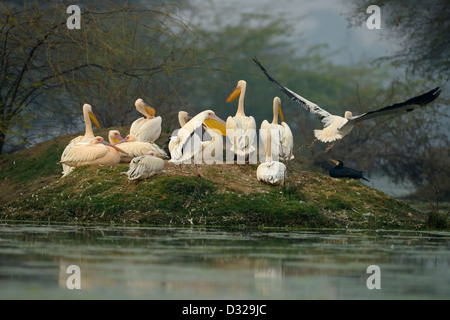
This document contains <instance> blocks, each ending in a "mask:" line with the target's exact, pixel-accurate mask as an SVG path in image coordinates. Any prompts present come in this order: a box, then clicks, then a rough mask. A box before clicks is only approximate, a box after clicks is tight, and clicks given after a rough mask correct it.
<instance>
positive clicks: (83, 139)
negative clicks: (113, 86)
mask: <svg viewBox="0 0 450 320" xmlns="http://www.w3.org/2000/svg"><path fill="white" fill-rule="evenodd" d="M83 118H84V125H85V133H84V136H78V137H76V138H73V139H72V140H71V141H70V142H69V144H68V145H67V146H66V148H65V149H64V151H63V153H62V155H61V160H62V159H63V158H64V157H65V156H66V155H67V154H68V153H69V151H70V150H71V149H72V148H73V147H74V146H75V145H77V144H79V143H81V144H86V143H89V142H90V141H91V140H92V138H94V131H93V130H92V123H94V125H95V126H96V127H97V129H100V125H99V123H98V121H97V118H96V117H95V115H94V113H93V112H92V106H91V105H90V104H87V103H85V104H84V105H83ZM91 121H92V123H91ZM62 168H63V172H62V174H63V175H62V176H63V177H65V176H67V175H68V174H69V173H70V172H72V170H73V169H74V167H71V166H68V165H66V164H62Z"/></svg>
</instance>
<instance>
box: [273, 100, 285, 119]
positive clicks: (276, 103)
mask: <svg viewBox="0 0 450 320" xmlns="http://www.w3.org/2000/svg"><path fill="white" fill-rule="evenodd" d="M277 114H278V115H279V116H280V121H281V122H284V115H283V110H281V99H280V98H279V97H275V98H273V120H272V123H278V117H277V116H276V115H277Z"/></svg>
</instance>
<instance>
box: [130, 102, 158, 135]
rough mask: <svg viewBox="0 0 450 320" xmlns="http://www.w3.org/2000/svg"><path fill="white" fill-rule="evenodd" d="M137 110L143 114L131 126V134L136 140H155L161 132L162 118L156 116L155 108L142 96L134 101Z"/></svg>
mask: <svg viewBox="0 0 450 320" xmlns="http://www.w3.org/2000/svg"><path fill="white" fill-rule="evenodd" d="M134 105H135V107H136V110H137V111H139V112H140V113H141V114H143V115H144V116H145V117H141V118H139V119H137V120H135V121H134V122H133V123H132V124H131V127H130V134H131V135H133V136H134V137H135V138H136V141H142V142H155V141H156V140H157V139H158V138H159V136H160V134H161V124H162V118H161V117H155V109H154V108H152V107H151V106H150V105H148V104H147V103H145V102H144V100H142V99H141V98H139V99H137V100H136V102H135V103H134Z"/></svg>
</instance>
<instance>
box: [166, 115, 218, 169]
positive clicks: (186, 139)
mask: <svg viewBox="0 0 450 320" xmlns="http://www.w3.org/2000/svg"><path fill="white" fill-rule="evenodd" d="M207 119H211V120H213V121H211V122H210V123H209V125H210V126H212V129H216V130H217V131H218V132H225V122H224V121H223V120H222V119H220V118H219V117H217V116H216V114H215V113H214V111H212V110H206V111H203V112H200V113H199V114H197V115H196V116H195V117H193V118H192V119H190V120H189V121H188V122H187V123H186V124H185V125H183V126H182V127H181V128H180V129H179V130H178V131H177V133H176V135H173V136H172V137H171V138H170V142H169V151H170V158H171V159H170V160H169V162H171V163H175V164H178V165H179V167H180V171H181V173H182V174H183V170H182V168H181V165H182V164H183V163H191V160H192V159H194V164H195V168H196V173H197V176H201V175H200V172H199V171H198V166H197V165H198V163H201V161H202V156H203V153H204V151H205V149H207V148H208V149H210V148H211V147H213V146H214V141H215V139H212V140H211V141H202V140H201V137H199V136H198V135H197V134H196V133H195V132H196V130H199V129H200V128H201V127H202V126H203V125H204V121H205V120H207ZM180 124H181V123H180ZM221 145H222V144H221Z"/></svg>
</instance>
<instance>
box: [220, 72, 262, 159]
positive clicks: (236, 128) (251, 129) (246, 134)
mask: <svg viewBox="0 0 450 320" xmlns="http://www.w3.org/2000/svg"><path fill="white" fill-rule="evenodd" d="M246 89H247V82H245V81H244V80H239V81H238V83H237V86H236V88H235V89H234V90H233V92H231V94H230V95H229V96H228V98H227V100H226V102H231V101H233V100H235V99H236V98H237V97H239V102H238V109H237V111H236V115H235V116H234V117H231V116H230V117H228V118H227V121H226V130H229V132H232V133H233V136H232V137H230V141H231V149H230V150H231V151H233V152H234V154H235V155H237V156H241V157H247V156H249V155H250V154H252V153H253V152H254V151H255V147H254V146H253V144H254V141H255V137H256V122H255V118H253V117H252V116H246V115H245V112H244V99H245V91H246ZM231 130H232V131H231Z"/></svg>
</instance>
